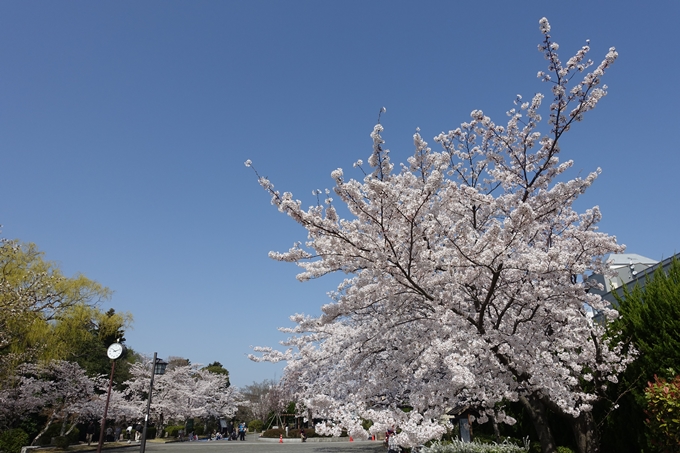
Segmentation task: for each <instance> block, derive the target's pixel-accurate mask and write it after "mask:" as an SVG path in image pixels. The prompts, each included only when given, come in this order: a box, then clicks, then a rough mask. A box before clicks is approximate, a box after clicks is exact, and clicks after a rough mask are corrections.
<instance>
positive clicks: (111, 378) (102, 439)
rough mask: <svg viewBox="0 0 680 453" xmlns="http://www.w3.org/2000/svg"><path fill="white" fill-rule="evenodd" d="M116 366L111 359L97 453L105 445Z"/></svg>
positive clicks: (99, 452)
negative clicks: (105, 432) (105, 430)
mask: <svg viewBox="0 0 680 453" xmlns="http://www.w3.org/2000/svg"><path fill="white" fill-rule="evenodd" d="M115 368H116V361H115V360H112V361H111V377H110V378H109V390H108V392H107V393H106V405H105V406H104V416H103V417H102V426H101V428H100V429H99V443H98V444H97V453H101V452H102V445H104V429H105V427H106V414H107V413H108V412H109V400H110V399H111V385H112V384H113V370H114V369H115Z"/></svg>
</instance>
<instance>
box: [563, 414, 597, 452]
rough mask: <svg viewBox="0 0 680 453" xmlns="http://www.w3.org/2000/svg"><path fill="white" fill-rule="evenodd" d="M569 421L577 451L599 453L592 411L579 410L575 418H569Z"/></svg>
mask: <svg viewBox="0 0 680 453" xmlns="http://www.w3.org/2000/svg"><path fill="white" fill-rule="evenodd" d="M570 422H571V429H572V431H573V433H574V439H575V440H576V448H578V453H599V451H600V443H599V438H598V435H597V426H596V424H595V419H594V418H593V413H592V412H581V415H579V416H578V417H577V418H571V420H570Z"/></svg>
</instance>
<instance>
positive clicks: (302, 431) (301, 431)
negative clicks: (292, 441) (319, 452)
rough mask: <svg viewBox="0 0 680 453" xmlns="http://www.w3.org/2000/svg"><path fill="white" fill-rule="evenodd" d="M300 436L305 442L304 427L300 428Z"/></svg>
mask: <svg viewBox="0 0 680 453" xmlns="http://www.w3.org/2000/svg"><path fill="white" fill-rule="evenodd" d="M300 438H301V439H302V442H307V433H305V429H304V428H300Z"/></svg>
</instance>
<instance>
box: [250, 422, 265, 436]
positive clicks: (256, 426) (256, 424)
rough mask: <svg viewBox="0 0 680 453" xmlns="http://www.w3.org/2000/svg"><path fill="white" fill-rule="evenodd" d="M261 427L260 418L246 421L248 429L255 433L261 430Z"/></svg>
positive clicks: (262, 426) (262, 424)
mask: <svg viewBox="0 0 680 453" xmlns="http://www.w3.org/2000/svg"><path fill="white" fill-rule="evenodd" d="M262 428H264V423H262V422H261V421H260V420H252V421H251V422H250V423H248V431H252V432H254V433H257V432H260V431H262Z"/></svg>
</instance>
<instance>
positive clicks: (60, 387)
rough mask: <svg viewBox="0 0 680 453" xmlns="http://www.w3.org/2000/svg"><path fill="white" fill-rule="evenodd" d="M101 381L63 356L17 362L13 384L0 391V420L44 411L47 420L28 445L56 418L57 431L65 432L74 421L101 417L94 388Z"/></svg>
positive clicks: (70, 429)
mask: <svg viewBox="0 0 680 453" xmlns="http://www.w3.org/2000/svg"><path fill="white" fill-rule="evenodd" d="M104 381H105V379H103V378H90V377H88V376H87V374H86V373H85V370H83V369H82V368H81V367H80V366H79V365H78V364H77V363H73V362H67V361H63V360H59V361H51V362H48V363H44V364H24V365H21V366H20V367H19V368H18V373H17V380H16V382H15V383H14V385H13V386H8V388H6V389H3V390H2V391H0V422H1V423H2V424H3V425H5V426H10V424H11V423H12V421H13V420H19V419H21V418H22V417H23V416H26V415H29V414H37V413H40V414H42V415H44V416H45V417H46V420H47V421H46V422H45V425H44V426H43V428H42V429H41V430H40V432H39V433H38V434H37V436H36V437H35V438H34V439H33V441H32V443H31V445H34V444H35V443H36V442H37V441H38V439H40V437H41V436H42V435H43V434H44V433H45V432H47V430H48V429H49V427H50V426H51V425H52V424H54V423H57V422H59V423H61V431H60V434H61V435H62V436H63V435H67V434H69V433H70V432H71V431H72V430H73V428H74V427H75V426H76V424H77V423H79V422H81V421H84V420H87V419H92V418H96V417H97V416H99V417H101V413H102V412H103V403H102V401H101V398H100V396H99V395H98V394H97V393H96V392H95V390H96V389H97V388H101V387H102V386H105V385H106V384H105V382H104Z"/></svg>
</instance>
